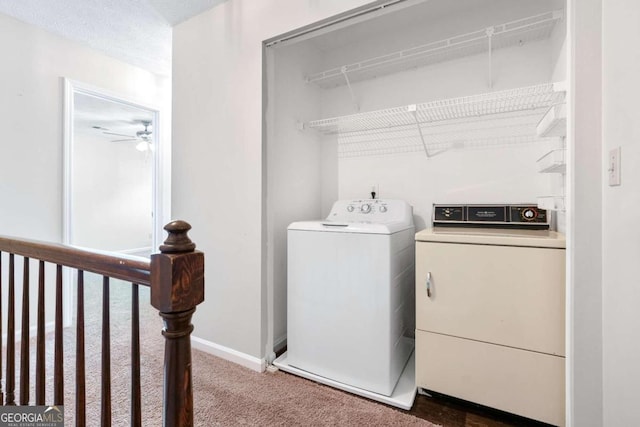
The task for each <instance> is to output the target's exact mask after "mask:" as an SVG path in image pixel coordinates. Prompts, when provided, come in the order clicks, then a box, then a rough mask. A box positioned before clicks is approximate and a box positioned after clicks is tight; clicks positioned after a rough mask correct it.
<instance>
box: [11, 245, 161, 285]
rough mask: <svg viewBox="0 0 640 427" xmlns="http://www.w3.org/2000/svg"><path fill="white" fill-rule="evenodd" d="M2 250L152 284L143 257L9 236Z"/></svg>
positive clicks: (148, 268) (148, 266) (134, 281)
mask: <svg viewBox="0 0 640 427" xmlns="http://www.w3.org/2000/svg"><path fill="white" fill-rule="evenodd" d="M0 252H9V253H13V254H16V255H20V256H25V257H28V258H33V259H38V260H41V261H45V262H50V263H53V264H57V265H62V266H65V267H71V268H75V269H78V270H83V271H86V272H91V273H97V274H101V275H103V276H108V277H113V278H114V279H120V280H126V281H129V282H133V283H137V284H140V285H145V286H150V284H151V282H150V272H151V263H150V261H149V260H148V259H145V258H142V257H135V256H131V255H124V254H122V255H121V254H115V253H107V252H100V251H95V250H89V249H81V248H78V247H74V246H68V245H63V244H59V243H48V242H41V241H38V240H28V239H18V238H16V237H9V236H0Z"/></svg>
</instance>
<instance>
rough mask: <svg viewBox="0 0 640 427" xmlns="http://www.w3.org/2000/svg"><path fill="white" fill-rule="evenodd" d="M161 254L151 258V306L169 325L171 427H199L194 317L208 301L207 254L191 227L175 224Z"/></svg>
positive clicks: (166, 413) (167, 410)
mask: <svg viewBox="0 0 640 427" xmlns="http://www.w3.org/2000/svg"><path fill="white" fill-rule="evenodd" d="M164 229H165V230H166V231H167V232H168V233H169V237H167V240H165V242H164V244H163V245H161V246H160V253H159V254H154V255H151V304H152V305H153V306H154V307H155V308H157V309H158V311H160V316H162V319H163V321H164V328H163V330H162V335H164V337H165V352H164V405H163V407H164V410H163V417H162V418H163V423H164V426H165V427H183V426H193V390H192V387H191V332H192V331H193V325H192V324H191V315H192V314H193V312H194V311H195V310H196V306H197V305H198V304H200V303H201V302H202V301H204V254H203V253H202V252H200V251H196V250H195V247H196V245H195V243H193V242H192V241H191V240H190V239H189V237H188V236H187V232H188V231H189V230H190V229H191V226H190V225H189V224H188V223H186V222H184V221H173V222H171V223H169V224H167V225H166V226H165V227H164Z"/></svg>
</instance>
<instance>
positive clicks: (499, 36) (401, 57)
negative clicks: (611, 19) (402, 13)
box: [306, 10, 564, 89]
mask: <svg viewBox="0 0 640 427" xmlns="http://www.w3.org/2000/svg"><path fill="white" fill-rule="evenodd" d="M563 17H564V12H563V11H562V10H555V11H550V12H545V13H542V14H539V15H534V16H529V17H526V18H522V19H518V20H515V21H510V22H507V23H503V24H500V25H494V26H492V27H487V28H482V29H479V30H476V31H473V32H470V33H466V34H461V35H458V36H455V37H451V38H448V39H444V40H438V41H435V42H431V43H427V44H424V45H420V46H415V47H411V48H408V49H404V50H401V51H396V52H393V53H389V54H386V55H382V56H377V57H374V58H370V59H366V60H364V61H360V62H356V63H352V64H347V65H343V66H340V67H335V68H331V69H329V70H326V71H321V72H318V73H314V74H310V75H308V76H307V77H306V81H307V83H314V84H317V85H318V86H320V87H322V88H325V89H326V88H331V87H337V86H341V85H346V84H349V83H353V82H357V81H361V80H366V79H370V78H374V77H378V76H381V75H386V74H390V73H394V72H397V71H401V70H406V69H409V68H414V67H421V66H425V65H429V64H435V63H438V62H444V61H449V60H452V59H456V58H461V57H464V56H470V55H475V54H479V53H483V52H491V50H495V49H500V48H505V47H510V46H516V45H521V44H523V43H528V42H531V41H536V40H543V39H546V38H549V37H550V35H551V32H552V31H553V28H554V27H555V25H556V23H557V22H558V21H560V20H561V19H562V18H563Z"/></svg>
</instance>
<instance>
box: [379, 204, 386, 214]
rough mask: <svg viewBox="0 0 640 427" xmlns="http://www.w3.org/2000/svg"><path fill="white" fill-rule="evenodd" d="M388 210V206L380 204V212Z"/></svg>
mask: <svg viewBox="0 0 640 427" xmlns="http://www.w3.org/2000/svg"><path fill="white" fill-rule="evenodd" d="M386 211H387V207H386V206H384V205H382V206H380V212H382V213H385V212H386Z"/></svg>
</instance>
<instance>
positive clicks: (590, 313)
mask: <svg viewBox="0 0 640 427" xmlns="http://www.w3.org/2000/svg"><path fill="white" fill-rule="evenodd" d="M569 10H570V11H571V14H570V16H569V24H570V30H571V31H570V33H571V35H572V37H571V40H570V43H571V48H570V51H571V57H572V64H571V70H570V73H571V81H572V86H571V88H570V90H571V92H572V97H573V107H574V108H573V111H571V112H570V115H569V117H570V120H569V124H570V125H569V135H568V142H569V144H570V147H569V153H572V154H573V157H572V158H571V159H570V161H569V165H568V166H569V169H568V174H567V177H568V178H567V179H568V180H569V182H570V184H569V190H570V192H571V193H570V194H569V201H570V202H569V211H568V215H569V217H570V218H569V221H568V222H569V224H570V227H569V230H568V239H567V242H568V247H567V255H568V264H567V265H568V271H567V279H568V284H569V292H568V294H567V301H568V303H569V304H568V310H567V330H568V331H569V333H570V335H569V336H568V337H567V338H568V340H567V344H568V348H567V358H568V360H569V367H570V368H571V369H570V370H569V372H568V374H569V377H568V381H567V384H566V386H567V394H568V396H569V397H570V399H573V402H571V401H568V402H567V403H568V405H567V414H568V415H569V416H570V417H571V421H572V425H574V426H594V427H596V426H602V425H611V426H616V425H632V424H625V423H622V424H617V423H612V424H609V423H604V422H603V418H602V399H603V394H602V384H603V382H602V381H603V374H602V343H603V339H602V332H603V331H602V284H603V276H602V274H603V271H602V254H603V252H602V249H603V248H602V236H603V235H606V230H604V229H603V227H602V224H603V222H602V190H601V188H602V187H601V185H602V173H603V171H602V164H601V153H602V138H601V129H602V127H601V122H602V119H601V116H602V90H601V76H602V74H601V55H602V50H601V49H602V48H601V36H602V33H601V24H600V23H601V0H589V1H584V0H574V1H570V2H569Z"/></svg>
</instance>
